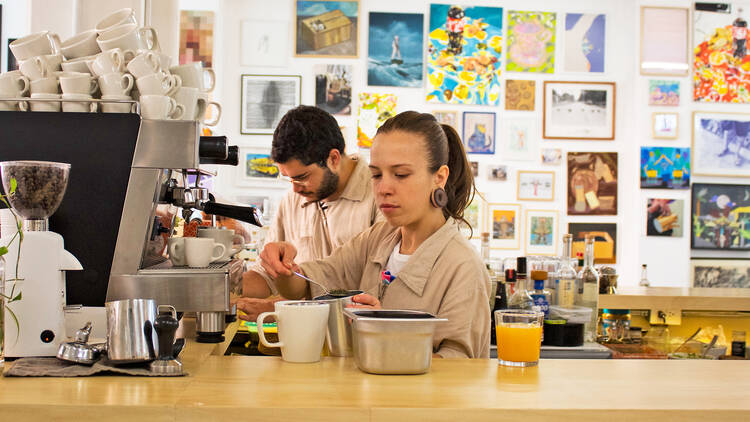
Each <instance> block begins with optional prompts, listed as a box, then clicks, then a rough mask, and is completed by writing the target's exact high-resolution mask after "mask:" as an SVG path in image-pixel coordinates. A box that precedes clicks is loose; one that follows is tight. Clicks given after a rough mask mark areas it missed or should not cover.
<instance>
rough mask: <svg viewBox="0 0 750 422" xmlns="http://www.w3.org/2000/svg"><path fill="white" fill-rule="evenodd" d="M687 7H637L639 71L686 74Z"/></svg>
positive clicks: (688, 22) (651, 73)
mask: <svg viewBox="0 0 750 422" xmlns="http://www.w3.org/2000/svg"><path fill="white" fill-rule="evenodd" d="M688 28H690V9H687V8H681V7H654V6H642V7H641V60H640V71H641V75H675V76H684V75H687V74H688V70H689V64H688V63H689V57H690V52H689V51H690V35H689V34H688Z"/></svg>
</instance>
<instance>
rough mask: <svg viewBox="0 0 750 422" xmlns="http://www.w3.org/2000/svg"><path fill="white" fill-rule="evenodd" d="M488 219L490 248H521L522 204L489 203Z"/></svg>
mask: <svg viewBox="0 0 750 422" xmlns="http://www.w3.org/2000/svg"><path fill="white" fill-rule="evenodd" d="M487 221H488V223H487V231H488V232H489V233H490V249H505V250H507V249H513V250H518V249H519V248H520V245H521V206H520V205H517V204H501V203H489V204H488V206H487Z"/></svg>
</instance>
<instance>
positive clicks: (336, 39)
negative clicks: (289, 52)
mask: <svg viewBox="0 0 750 422" xmlns="http://www.w3.org/2000/svg"><path fill="white" fill-rule="evenodd" d="M296 10H297V13H296V16H297V22H296V25H295V27H296V28H297V31H296V36H295V40H296V47H295V50H294V51H295V55H296V56H298V57H357V32H358V31H357V30H358V27H359V22H358V16H359V2H358V1H333V0H331V1H328V0H297V9H296Z"/></svg>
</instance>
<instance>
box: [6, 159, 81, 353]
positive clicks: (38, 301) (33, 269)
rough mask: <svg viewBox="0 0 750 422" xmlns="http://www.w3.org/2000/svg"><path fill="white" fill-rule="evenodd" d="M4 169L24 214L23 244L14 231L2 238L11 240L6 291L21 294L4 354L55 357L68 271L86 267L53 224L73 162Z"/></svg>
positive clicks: (9, 318)
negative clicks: (49, 221)
mask: <svg viewBox="0 0 750 422" xmlns="http://www.w3.org/2000/svg"><path fill="white" fill-rule="evenodd" d="M0 174H1V175H2V183H3V189H4V191H5V192H6V193H7V194H8V195H7V198H8V202H9V203H10V206H11V207H12V208H13V211H14V212H15V213H16V214H17V215H19V216H20V217H21V218H22V219H23V242H20V247H19V241H18V238H16V239H15V240H13V242H12V243H11V242H10V240H11V238H12V237H13V235H14V234H16V232H15V230H13V231H12V232H11V233H6V232H5V231H3V237H2V239H0V244H1V245H9V247H8V253H7V254H6V255H5V259H6V263H5V277H6V282H5V295H6V296H8V295H10V294H11V291H12V292H14V294H18V293H22V299H21V300H18V301H14V302H12V303H10V304H9V305H8V306H6V308H5V311H4V312H5V314H4V315H3V316H4V318H5V357H8V358H18V357H26V356H55V355H56V354H57V349H58V347H59V345H60V343H62V342H63V341H65V315H64V309H63V308H64V307H65V271H71V270H82V269H83V267H81V263H80V262H78V259H76V257H75V256H73V255H72V254H71V253H70V252H68V251H66V250H65V247H64V243H63V238H62V236H60V235H59V234H57V233H55V232H51V231H49V228H48V219H49V217H50V216H51V215H52V214H54V213H55V211H56V210H57V208H58V207H59V206H60V203H61V202H62V198H63V196H64V195H65V190H66V189H67V187H68V176H69V174H70V164H66V163H54V162H48V161H4V162H0ZM12 180H15V182H12ZM12 184H15V190H13V189H12V187H13V185H12ZM11 191H12V192H13V193H10V192H11ZM92 211H93V210H92ZM19 257H20V259H19ZM16 263H17V266H16ZM11 311H12V312H13V314H15V318H14V317H13V315H11V313H10V312H11ZM16 320H17V322H18V324H16V323H15V321H16Z"/></svg>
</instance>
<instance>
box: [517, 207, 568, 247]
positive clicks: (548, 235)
mask: <svg viewBox="0 0 750 422" xmlns="http://www.w3.org/2000/svg"><path fill="white" fill-rule="evenodd" d="M557 219H558V218H557V211H552V210H526V242H525V252H524V253H525V254H527V255H555V254H557V238H558V237H560V236H559V233H558V224H557Z"/></svg>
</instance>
